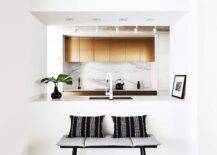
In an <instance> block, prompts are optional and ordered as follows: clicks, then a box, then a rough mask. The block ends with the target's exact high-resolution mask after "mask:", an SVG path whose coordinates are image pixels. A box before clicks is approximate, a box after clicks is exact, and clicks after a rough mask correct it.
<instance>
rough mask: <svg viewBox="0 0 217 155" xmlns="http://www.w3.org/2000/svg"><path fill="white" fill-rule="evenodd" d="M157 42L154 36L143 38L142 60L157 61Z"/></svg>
mask: <svg viewBox="0 0 217 155" xmlns="http://www.w3.org/2000/svg"><path fill="white" fill-rule="evenodd" d="M154 46H155V42H154V38H153V37H152V38H145V39H142V40H141V51H140V61H143V62H153V61H155V49H154Z"/></svg>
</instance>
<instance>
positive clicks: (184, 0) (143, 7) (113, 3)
mask: <svg viewBox="0 0 217 155" xmlns="http://www.w3.org/2000/svg"><path fill="white" fill-rule="evenodd" d="M188 1H189V0H164V1H163V2H162V1H161V0H152V1H149V0H134V1H132V0H118V1H117V0H109V1H105V0H104V1H102V0H91V1H90V0H62V1H59V0H52V1H51V0H30V2H31V8H32V9H31V10H37V11H151V10H153V11H186V10H188V9H189V4H188Z"/></svg>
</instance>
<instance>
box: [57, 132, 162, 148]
mask: <svg viewBox="0 0 217 155" xmlns="http://www.w3.org/2000/svg"><path fill="white" fill-rule="evenodd" d="M159 144H160V143H159V142H158V141H157V139H156V138H155V137H154V136H153V135H150V136H149V137H145V138H112V136H111V135H108V136H106V137H105V138H82V137H81V138H80V137H75V138H68V137H67V135H64V136H63V137H62V138H61V139H60V140H59V142H58V143H57V145H58V146H60V147H140V146H144V147H145V146H147V147H148V146H157V145H159Z"/></svg>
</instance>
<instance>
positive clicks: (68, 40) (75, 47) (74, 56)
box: [65, 37, 80, 62]
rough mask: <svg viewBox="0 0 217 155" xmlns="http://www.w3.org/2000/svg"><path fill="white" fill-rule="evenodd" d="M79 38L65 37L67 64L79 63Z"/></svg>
mask: <svg viewBox="0 0 217 155" xmlns="http://www.w3.org/2000/svg"><path fill="white" fill-rule="evenodd" d="M79 52H80V50H79V38H78V37H73V38H72V37H65V61H66V62H79V61H80V54H79Z"/></svg>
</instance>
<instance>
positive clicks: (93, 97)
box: [89, 96, 133, 100]
mask: <svg viewBox="0 0 217 155" xmlns="http://www.w3.org/2000/svg"><path fill="white" fill-rule="evenodd" d="M89 99H90V100H109V97H108V96H91V97H89ZM132 99H133V98H132V97H130V96H114V97H113V100H132Z"/></svg>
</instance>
